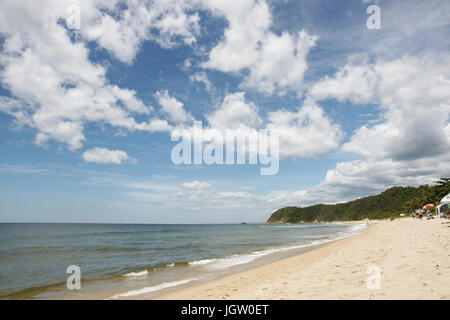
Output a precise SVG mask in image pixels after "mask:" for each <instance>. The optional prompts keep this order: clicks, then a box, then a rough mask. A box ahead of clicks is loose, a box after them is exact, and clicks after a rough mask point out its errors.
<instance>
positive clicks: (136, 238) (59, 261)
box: [0, 223, 366, 299]
mask: <svg viewBox="0 0 450 320" xmlns="http://www.w3.org/2000/svg"><path fill="white" fill-rule="evenodd" d="M365 227H366V226H365V224H352V225H351V224H343V223H316V224H299V225H265V224H223V225H174V224H170V225H156V224H148V225H144V224H56V223H55V224H39V223H35V224H32V223H30V224H26V223H17V224H15V223H3V224H0V299H143V298H147V297H150V296H152V295H155V294H159V293H161V292H164V291H167V290H172V289H175V288H177V287H180V286H186V285H190V284H194V283H198V282H201V281H208V280H212V279H214V278H217V277H219V276H221V275H224V274H227V273H231V272H234V271H238V270H242V269H246V268H250V267H253V266H256V265H259V264H263V263H267V262H270V261H273V260H277V259H281V258H284V257H288V256H293V255H296V254H298V253H300V252H302V251H305V250H310V249H313V248H314V247H316V246H319V245H321V244H324V243H326V242H329V241H333V240H335V239H339V238H344V237H347V236H350V235H353V234H355V233H359V232H361V231H362V230H363V229H364V228H365ZM71 265H75V266H78V267H79V268H80V272H81V274H80V279H81V289H80V290H69V289H68V287H67V285H66V281H67V278H68V277H69V276H70V275H71V274H68V273H66V271H67V268H68V267H69V266H71Z"/></svg>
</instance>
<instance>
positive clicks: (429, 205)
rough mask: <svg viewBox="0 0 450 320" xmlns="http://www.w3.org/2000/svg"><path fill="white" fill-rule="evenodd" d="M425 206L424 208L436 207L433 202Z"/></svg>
mask: <svg viewBox="0 0 450 320" xmlns="http://www.w3.org/2000/svg"><path fill="white" fill-rule="evenodd" d="M423 208H424V209H431V208H434V204H432V203H430V204H427V205H425V206H423Z"/></svg>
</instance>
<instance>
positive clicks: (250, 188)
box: [0, 0, 450, 223]
mask: <svg viewBox="0 0 450 320" xmlns="http://www.w3.org/2000/svg"><path fill="white" fill-rule="evenodd" d="M73 5H75V7H74V8H75V9H73V7H71V6H73ZM370 5H377V6H378V7H379V8H380V14H381V29H375V30H369V29H368V28H367V26H366V21H367V19H368V18H369V16H370V14H368V13H367V11H366V10H367V8H368V7H369V6H370ZM68 8H72V9H71V10H69V11H68ZM74 10H75V11H74ZM77 10H78V11H77ZM68 12H69V13H68ZM68 18H69V19H71V18H75V20H67V19H68ZM77 19H79V20H77ZM73 21H75V22H77V21H80V25H76V24H75V27H76V28H73V27H72V26H73V24H71V23H73ZM78 27H79V28H78ZM449 31H450V5H449V4H448V2H446V1H411V2H408V4H405V2H402V1H361V0H359V1H345V2H344V1H342V2H336V1H331V0H320V1H316V0H315V1H303V0H290V1H289V0H286V1H281V0H280V1H276V0H273V1H268V0H267V1H264V0H260V1H254V0H239V1H220V0H192V1H175V0H174V1H139V0H129V1H99V0H98V1H93V0H92V1H80V2H77V1H56V0H55V1H53V0H48V1H42V2H39V4H38V3H37V2H36V3H33V4H30V2H28V1H2V4H0V50H1V51H0V65H1V67H0V203H1V204H0V221H3V222H104V223H227V222H241V221H248V222H262V221H264V220H265V219H267V217H268V216H269V215H270V213H271V212H273V211H274V210H276V209H278V208H280V207H283V206H287V205H297V206H305V205H311V204H315V203H337V202H342V201H347V200H352V199H355V198H358V197H362V196H366V195H370V194H375V193H378V192H380V191H382V190H384V189H385V188H388V187H391V186H397V185H420V184H424V183H430V182H432V181H433V180H435V179H437V178H439V177H442V176H448V175H449V173H450V161H449V160H450V152H449V150H450V148H449V145H450V125H449V112H450V63H449V62H450V61H449V60H450V55H449V45H450V41H449V40H448V34H449ZM194 120H197V121H202V123H203V125H204V127H205V128H208V129H218V130H227V129H230V130H235V129H236V128H240V129H243V130H247V131H252V130H253V131H254V130H259V129H266V128H269V129H277V130H279V132H280V157H281V158H280V165H279V171H278V173H277V174H275V175H271V176H263V175H260V168H259V166H255V165H180V166H177V165H175V164H173V163H172V161H171V158H170V154H171V150H172V148H173V147H174V145H175V144H176V143H174V142H171V140H170V133H171V132H172V131H173V130H175V129H177V128H182V129H186V130H189V129H191V128H192V125H193V121H194Z"/></svg>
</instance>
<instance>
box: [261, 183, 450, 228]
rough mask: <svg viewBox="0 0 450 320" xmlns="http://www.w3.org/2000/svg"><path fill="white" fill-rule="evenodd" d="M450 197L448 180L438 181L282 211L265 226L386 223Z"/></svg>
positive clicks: (271, 217) (275, 213)
mask: <svg viewBox="0 0 450 320" xmlns="http://www.w3.org/2000/svg"><path fill="white" fill-rule="evenodd" d="M448 193H450V178H441V179H440V180H439V181H436V182H435V184H434V185H433V186H429V185H423V186H420V187H392V188H389V189H387V190H385V191H384V192H382V193H381V194H378V195H375V196H369V197H364V198H360V199H357V200H354V201H349V202H345V203H339V204H334V205H327V204H317V205H313V206H309V207H304V208H300V207H285V208H282V209H279V210H277V211H275V212H274V213H272V215H271V216H270V218H269V219H268V220H267V223H302V222H314V221H317V222H326V221H354V220H364V219H366V218H368V219H389V218H393V217H398V216H399V215H400V214H401V213H405V214H408V213H409V212H411V211H413V210H415V209H418V208H422V207H423V206H424V205H426V204H428V203H438V202H439V200H440V199H442V198H443V197H444V196H445V195H447V194H448Z"/></svg>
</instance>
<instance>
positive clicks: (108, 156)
mask: <svg viewBox="0 0 450 320" xmlns="http://www.w3.org/2000/svg"><path fill="white" fill-rule="evenodd" d="M83 159H84V161H86V162H92V163H101V164H110V163H112V164H122V163H123V162H125V161H131V162H136V160H135V159H132V158H130V157H129V156H128V154H127V153H126V152H125V151H122V150H109V149H106V148H98V147H96V148H93V149H90V150H87V151H85V152H84V153H83Z"/></svg>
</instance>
